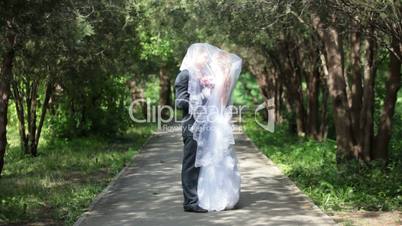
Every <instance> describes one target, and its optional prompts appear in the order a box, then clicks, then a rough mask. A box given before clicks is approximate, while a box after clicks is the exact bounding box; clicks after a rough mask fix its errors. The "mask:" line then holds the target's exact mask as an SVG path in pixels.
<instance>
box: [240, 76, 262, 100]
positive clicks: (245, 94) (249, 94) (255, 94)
mask: <svg viewBox="0 0 402 226" xmlns="http://www.w3.org/2000/svg"><path fill="white" fill-rule="evenodd" d="M262 102H263V99H262V96H261V93H260V90H259V88H258V85H257V82H256V81H255V77H254V76H252V75H251V74H250V73H249V72H245V73H242V74H241V75H240V76H239V81H238V82H237V84H236V88H235V89H234V92H233V103H234V104H238V105H252V104H260V103H262Z"/></svg>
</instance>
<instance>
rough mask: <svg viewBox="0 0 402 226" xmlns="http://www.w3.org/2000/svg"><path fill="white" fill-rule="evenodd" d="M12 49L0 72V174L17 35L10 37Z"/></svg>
mask: <svg viewBox="0 0 402 226" xmlns="http://www.w3.org/2000/svg"><path fill="white" fill-rule="evenodd" d="M8 43H9V44H10V49H9V50H7V52H6V53H5V54H4V56H3V63H2V65H1V74H0V76H1V77H0V175H1V172H2V171H3V167H4V156H5V154H6V147H7V119H8V118H7V112H8V100H9V97H10V81H11V79H12V67H13V60H14V54H15V50H14V46H15V35H10V36H9V37H8Z"/></svg>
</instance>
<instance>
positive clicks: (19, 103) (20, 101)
mask: <svg viewBox="0 0 402 226" xmlns="http://www.w3.org/2000/svg"><path fill="white" fill-rule="evenodd" d="M11 88H12V94H13V98H14V102H15V110H16V113H17V118H18V132H19V135H20V143H21V149H22V152H23V153H25V154H29V148H28V137H27V135H26V128H25V111H24V110H25V108H24V97H23V95H21V90H20V87H19V85H18V82H17V81H15V80H13V82H12V84H11Z"/></svg>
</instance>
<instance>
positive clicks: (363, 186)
mask: <svg viewBox="0 0 402 226" xmlns="http://www.w3.org/2000/svg"><path fill="white" fill-rule="evenodd" d="M275 129H276V130H275V132H274V133H270V132H268V131H265V130H263V129H262V128H260V127H259V126H258V125H256V123H255V122H254V121H253V120H252V118H248V119H246V121H245V124H244V130H245V132H246V134H247V135H248V136H249V137H250V138H251V139H252V140H253V142H254V143H255V144H256V145H257V146H258V147H259V148H260V150H261V151H262V152H263V153H264V154H266V155H267V156H268V157H269V158H270V159H272V160H273V162H275V163H276V164H277V165H278V166H279V167H280V168H281V169H282V171H283V172H284V173H285V174H286V175H287V176H289V178H290V179H291V180H293V181H294V182H295V183H296V184H297V186H298V187H299V188H300V189H301V190H302V191H303V192H304V193H306V194H307V195H308V196H309V197H310V198H311V199H312V200H313V201H314V203H316V204H317V205H318V206H320V207H321V208H322V209H324V210H326V211H328V212H331V211H340V210H342V211H349V210H359V209H364V210H384V211H387V210H402V208H401V206H402V183H401V181H402V159H401V150H400V149H398V150H394V152H393V154H392V158H391V162H390V164H389V165H388V167H387V168H386V169H381V168H380V167H375V166H374V165H371V166H367V167H363V166H359V165H358V164H355V163H352V164H350V165H349V167H347V168H341V169H337V166H336V162H335V150H336V145H335V142H334V141H333V140H327V141H325V142H317V141H314V140H311V139H308V138H299V137H297V136H294V135H290V134H289V133H288V132H287V129H285V126H284V125H283V126H279V127H277V128H275ZM400 143H401V142H400V141H399V144H400ZM267 189H269V188H267Z"/></svg>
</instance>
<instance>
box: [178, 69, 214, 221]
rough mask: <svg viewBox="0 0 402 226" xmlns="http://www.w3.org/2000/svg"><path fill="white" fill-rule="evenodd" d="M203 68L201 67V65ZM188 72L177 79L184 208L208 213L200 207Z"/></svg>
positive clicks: (198, 170) (188, 210)
mask: <svg viewBox="0 0 402 226" xmlns="http://www.w3.org/2000/svg"><path fill="white" fill-rule="evenodd" d="M200 66H201V65H200ZM189 76H190V75H189V72H188V70H182V71H181V72H180V73H179V74H178V75H177V77H176V81H175V90H176V107H177V108H180V109H182V112H183V121H182V136H183V143H184V150H183V151H184V154H183V163H182V170H181V183H182V187H183V195H184V202H183V208H184V211H187V212H198V213H206V212H208V210H206V209H203V208H201V207H200V206H198V196H197V184H198V175H199V172H200V168H199V167H195V166H194V163H195V156H196V152H197V141H195V140H194V139H193V134H192V132H191V131H190V130H189V129H190V127H191V126H192V125H193V123H194V117H193V116H192V115H191V114H189V103H188V102H189V96H190V94H189V93H188V92H187V89H188V80H189Z"/></svg>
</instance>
